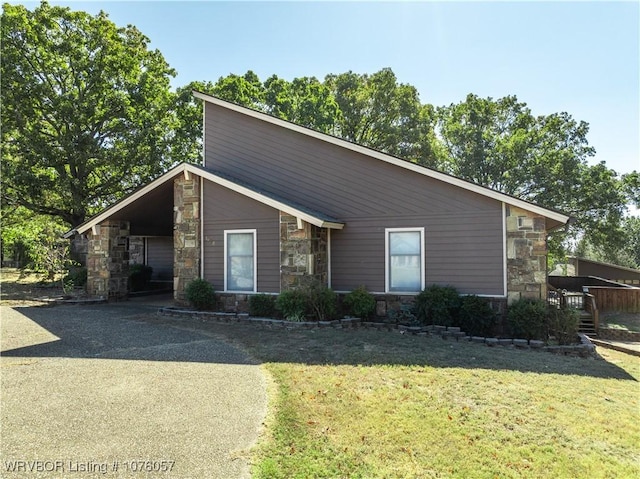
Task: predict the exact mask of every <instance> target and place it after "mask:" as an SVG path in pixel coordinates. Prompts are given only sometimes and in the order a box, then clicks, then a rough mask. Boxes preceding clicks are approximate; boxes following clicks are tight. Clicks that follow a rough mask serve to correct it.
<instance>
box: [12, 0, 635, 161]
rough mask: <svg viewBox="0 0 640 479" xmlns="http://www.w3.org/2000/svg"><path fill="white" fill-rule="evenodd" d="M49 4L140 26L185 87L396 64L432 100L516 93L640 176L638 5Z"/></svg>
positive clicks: (404, 78)
mask: <svg viewBox="0 0 640 479" xmlns="http://www.w3.org/2000/svg"><path fill="white" fill-rule="evenodd" d="M12 3H22V4H23V5H26V6H28V7H29V8H33V7H34V6H36V5H37V3H34V2H12ZM50 3H51V4H63V5H69V6H71V7H72V8H73V9H75V10H85V11H88V12H90V13H97V12H98V11H99V10H101V9H102V10H104V11H105V12H107V13H108V14H109V17H110V18H111V20H112V21H113V22H115V23H116V24H117V25H120V26H124V25H126V24H132V25H135V26H136V27H138V29H140V30H141V31H142V32H143V33H144V34H145V35H146V36H148V37H149V38H150V39H151V44H150V46H151V47H152V48H157V49H159V50H160V51H161V52H162V54H163V55H164V57H165V58H166V59H167V61H168V62H169V64H170V65H171V66H172V67H173V68H175V69H176V70H177V72H178V76H177V77H176V79H175V80H174V82H173V85H174V86H179V85H184V84H186V83H188V82H189V81H192V80H203V81H204V80H210V81H216V80H217V79H218V78H219V77H221V76H225V75H228V74H230V73H236V74H243V73H245V72H246V71H247V70H253V71H254V72H256V73H257V74H258V76H259V77H260V79H262V80H265V79H266V78H267V77H269V76H271V75H272V74H276V75H278V76H279V77H282V78H285V79H287V80H291V79H293V78H295V77H301V76H315V77H317V78H319V79H322V78H324V76H325V75H326V74H328V73H343V72H346V71H349V70H352V71H354V72H357V73H374V72H376V71H378V70H380V69H381V68H384V67H391V68H392V69H393V71H394V72H395V74H396V76H397V77H398V81H400V82H402V83H408V84H411V85H413V86H415V87H416V88H417V89H418V91H419V93H420V99H421V101H422V102H423V103H431V104H434V105H448V104H451V103H457V102H460V101H462V100H463V99H464V98H465V96H466V95H467V94H468V93H475V94H477V95H480V96H483V97H487V96H491V97H493V98H499V97H502V96H506V95H516V96H517V97H518V99H519V100H520V101H523V102H526V103H527V104H528V106H529V108H531V110H532V111H533V113H534V114H536V115H543V114H550V113H555V112H560V111H566V112H568V113H569V114H571V115H572V116H573V117H574V119H576V120H584V121H586V122H588V123H589V124H590V133H589V143H590V144H591V145H592V146H594V147H595V148H596V151H597V154H596V157H595V158H594V159H593V160H592V161H594V162H595V161H606V163H607V165H608V166H609V167H610V168H613V169H614V170H616V171H617V172H619V173H625V172H630V171H632V170H634V169H635V170H640V151H639V150H640V122H639V116H640V100H639V94H638V93H639V89H640V87H639V85H640V78H639V63H640V52H639V45H640V38H639V24H640V8H639V5H640V4H639V3H638V2H597V1H596V2H584V3H582V2H527V3H525V2H447V3H441V2H395V3H383V2H215V1H201V2H159V1H145V2H125V1H121V2H102V1H95V2H54V1H51V2H50Z"/></svg>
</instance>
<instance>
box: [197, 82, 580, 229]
mask: <svg viewBox="0 0 640 479" xmlns="http://www.w3.org/2000/svg"><path fill="white" fill-rule="evenodd" d="M192 93H193V96H194V97H196V98H199V99H201V100H203V101H206V102H208V103H211V104H213V105H217V106H220V107H222V108H226V109H228V110H232V111H235V112H238V113H241V114H243V115H247V116H250V117H252V118H256V119H258V120H261V121H264V122H267V123H271V124H274V125H277V126H280V127H282V128H286V129H289V130H292V131H295V132H297V133H301V134H303V135H306V136H309V137H312V138H315V139H318V140H321V141H324V142H327V143H330V144H333V145H336V146H339V147H341V148H345V149H348V150H351V151H354V152H357V153H360V154H363V155H366V156H369V157H371V158H375V159H377V160H379V161H384V162H386V163H390V164H392V165H395V166H399V167H401V168H404V169H406V170H409V171H412V172H414V173H418V174H421V175H425V176H428V177H430V178H434V179H436V180H439V181H442V182H444V183H448V184H450V185H453V186H457V187H459V188H462V189H465V190H468V191H472V192H474V193H478V194H480V195H482V196H485V197H488V198H492V199H494V200H497V201H500V202H504V203H506V204H509V205H513V206H516V207H518V208H522V209H524V210H527V211H530V212H532V213H536V214H539V215H541V216H544V217H546V218H549V219H551V220H554V221H556V222H558V223H560V226H561V225H564V224H566V223H567V222H568V221H569V220H570V219H571V217H570V216H568V215H566V214H564V213H561V212H559V211H554V210H552V209H549V208H544V207H542V206H539V205H536V204H535V203H531V202H529V201H525V200H522V199H520V198H516V197H515V196H511V195H508V194H506V193H501V192H499V191H496V190H493V189H491V188H487V187H486V186H482V185H478V184H476V183H472V182H470V181H467V180H463V179H461V178H458V177H455V176H452V175H449V174H446V173H443V172H441V171H437V170H434V169H432V168H428V167H426V166H422V165H418V164H416V163H412V162H410V161H408V160H405V159H402V158H398V157H395V156H392V155H389V154H387V153H383V152H381V151H378V150H374V149H372V148H369V147H366V146H362V145H359V144H357V143H352V142H350V141H347V140H343V139H342V138H338V137H336V136H332V135H329V134H326V133H322V132H320V131H317V130H313V129H310V128H307V127H304V126H300V125H296V124H295V123H292V122H290V121H287V120H283V119H281V118H277V117H275V116H272V115H269V114H267V113H263V112H261V111H258V110H254V109H251V108H248V107H245V106H241V105H238V104H235V103H231V102H228V101H226V100H222V99H220V98H217V97H215V96H212V95H208V94H206V93H202V92H199V91H197V90H193V91H192Z"/></svg>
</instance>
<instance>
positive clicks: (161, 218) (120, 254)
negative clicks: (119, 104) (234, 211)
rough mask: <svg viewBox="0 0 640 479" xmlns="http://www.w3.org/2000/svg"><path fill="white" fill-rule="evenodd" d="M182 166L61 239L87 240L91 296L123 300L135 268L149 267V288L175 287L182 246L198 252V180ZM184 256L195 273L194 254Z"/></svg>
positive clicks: (183, 262) (180, 265)
mask: <svg viewBox="0 0 640 479" xmlns="http://www.w3.org/2000/svg"><path fill="white" fill-rule="evenodd" d="M181 166H182V165H181ZM181 166H179V167H176V168H174V169H172V170H170V171H168V172H167V173H165V174H164V175H162V176H161V177H159V178H157V179H156V180H155V181H153V182H151V183H149V184H148V185H146V186H145V187H143V188H140V189H139V190H136V191H135V192H134V193H132V194H130V195H128V196H127V197H125V198H124V199H122V200H121V201H119V202H118V203H116V204H114V205H113V206H111V207H110V208H108V209H106V210H104V211H103V212H101V213H100V214H99V215H96V216H94V217H92V218H90V219H89V220H87V221H86V222H85V223H83V224H81V225H79V226H78V227H77V228H75V229H74V230H71V231H69V232H67V233H66V234H65V237H67V238H72V237H74V236H75V235H84V236H86V238H87V240H88V251H87V292H88V293H89V294H90V295H95V296H105V297H107V298H111V299H117V298H120V297H126V296H127V295H128V294H129V293H130V281H129V272H130V269H131V267H132V266H133V265H135V264H143V265H147V266H150V267H152V268H153V272H152V276H151V281H152V285H154V287H159V286H161V285H164V289H167V288H166V287H167V286H169V287H170V288H175V280H174V278H175V277H176V274H175V273H176V269H180V268H183V267H184V266H185V251H183V250H184V249H185V248H184V247H185V245H186V246H187V248H188V249H189V250H191V249H193V248H196V249H199V243H200V241H199V223H198V217H199V200H200V178H199V177H196V176H193V175H191V174H190V173H189V172H188V171H186V170H185V168H184V167H181ZM185 200H186V201H185ZM185 203H186V204H187V208H186V211H185V208H184V206H185ZM187 256H189V257H190V258H191V261H187V263H188V265H187V266H188V267H190V268H194V269H195V270H196V271H197V270H198V268H199V264H198V263H199V261H198V259H199V254H197V252H196V253H194V252H188V253H187ZM154 283H155V284H154Z"/></svg>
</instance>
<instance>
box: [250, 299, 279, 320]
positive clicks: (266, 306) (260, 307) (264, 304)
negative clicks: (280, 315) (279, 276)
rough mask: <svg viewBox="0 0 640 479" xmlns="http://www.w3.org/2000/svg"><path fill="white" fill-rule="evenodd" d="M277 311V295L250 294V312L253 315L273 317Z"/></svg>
mask: <svg viewBox="0 0 640 479" xmlns="http://www.w3.org/2000/svg"><path fill="white" fill-rule="evenodd" d="M275 312H276V297H275V296H273V295H270V294H254V295H253V296H249V314H250V315H251V316H264V317H271V316H273V315H274V314H275Z"/></svg>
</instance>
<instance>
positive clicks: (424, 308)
mask: <svg viewBox="0 0 640 479" xmlns="http://www.w3.org/2000/svg"><path fill="white" fill-rule="evenodd" d="M459 310H460V295H459V294H458V291H457V290H456V289H455V288H454V287H452V286H439V285H437V284H434V285H431V286H429V287H428V288H426V289H425V290H423V291H422V292H421V293H420V294H418V296H416V303H415V312H416V319H417V320H418V322H420V323H422V324H438V325H442V326H451V325H452V324H453V322H454V318H456V317H457V316H458V312H459Z"/></svg>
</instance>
